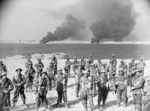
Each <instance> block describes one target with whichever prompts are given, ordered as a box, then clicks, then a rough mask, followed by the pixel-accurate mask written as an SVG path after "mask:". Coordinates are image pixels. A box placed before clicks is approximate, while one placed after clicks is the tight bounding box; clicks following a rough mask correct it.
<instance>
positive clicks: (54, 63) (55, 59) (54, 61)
mask: <svg viewBox="0 0 150 111" xmlns="http://www.w3.org/2000/svg"><path fill="white" fill-rule="evenodd" d="M52 61H53V65H54V75H56V74H57V64H58V62H57V58H56V56H55V55H53V57H52Z"/></svg>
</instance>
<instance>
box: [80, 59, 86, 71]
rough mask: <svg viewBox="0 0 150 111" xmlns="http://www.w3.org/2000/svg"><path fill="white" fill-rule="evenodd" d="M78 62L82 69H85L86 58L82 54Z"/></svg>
mask: <svg viewBox="0 0 150 111" xmlns="http://www.w3.org/2000/svg"><path fill="white" fill-rule="evenodd" d="M80 64H81V67H82V70H85V65H86V60H85V57H84V56H82V58H81V61H80Z"/></svg>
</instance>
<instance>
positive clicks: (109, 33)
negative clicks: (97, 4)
mask: <svg viewBox="0 0 150 111" xmlns="http://www.w3.org/2000/svg"><path fill="white" fill-rule="evenodd" d="M106 7H107V6H106ZM134 19H135V18H134V17H132V7H131V6H130V5H120V4H119V2H117V0H116V1H114V2H112V3H111V5H109V9H108V10H107V11H106V14H105V15H104V16H103V18H101V19H100V20H99V21H97V22H95V23H93V24H92V25H91V27H90V29H91V31H92V33H93V36H94V38H92V39H91V43H99V42H101V41H105V40H113V41H122V40H123V39H124V38H125V37H127V36H128V35H129V34H130V33H131V31H132V29H133V27H134V24H135V22H134Z"/></svg>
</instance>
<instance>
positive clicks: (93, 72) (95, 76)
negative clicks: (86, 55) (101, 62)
mask: <svg viewBox="0 0 150 111" xmlns="http://www.w3.org/2000/svg"><path fill="white" fill-rule="evenodd" d="M90 76H91V77H92V90H93V95H96V86H97V83H98V70H97V68H96V66H95V64H93V65H92V68H91V70H90Z"/></svg>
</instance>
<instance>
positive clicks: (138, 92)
mask: <svg viewBox="0 0 150 111" xmlns="http://www.w3.org/2000/svg"><path fill="white" fill-rule="evenodd" d="M144 84H145V79H144V78H143V77H142V76H141V70H137V71H136V75H135V77H134V81H133V87H132V91H133V98H134V104H135V107H136V108H137V109H138V111H142V92H143V91H142V89H143V87H144Z"/></svg>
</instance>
